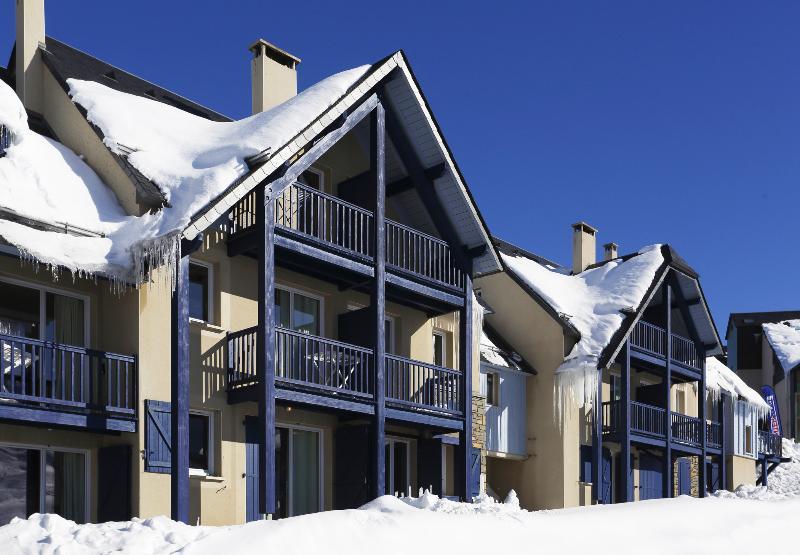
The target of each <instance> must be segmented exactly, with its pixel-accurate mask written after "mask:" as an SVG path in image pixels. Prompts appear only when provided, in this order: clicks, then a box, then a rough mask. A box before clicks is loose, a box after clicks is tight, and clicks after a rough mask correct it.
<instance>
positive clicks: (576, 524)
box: [0, 471, 800, 555]
mask: <svg viewBox="0 0 800 555" xmlns="http://www.w3.org/2000/svg"><path fill="white" fill-rule="evenodd" d="M776 472H777V471H776ZM798 518H800V499H786V500H783V501H765V502H752V501H745V500H742V499H737V498H735V497H708V498H706V499H695V498H691V497H686V496H683V497H680V498H677V499H659V500H653V501H642V502H637V503H625V504H620V505H607V506H595V507H584V508H576V509H564V510H557V511H539V512H528V511H525V510H520V509H519V508H517V507H516V506H514V504H513V503H494V502H492V501H490V500H488V499H481V500H479V501H478V502H477V503H474V504H465V503H455V502H452V501H448V500H445V499H439V498H438V497H436V496H434V495H430V494H427V495H425V496H422V497H420V498H404V499H396V498H393V497H382V498H379V499H377V500H375V501H373V502H372V503H370V504H368V505H366V506H364V507H363V508H362V509H356V510H349V511H330V512H325V513H317V514H312V515H305V516H300V517H294V518H288V519H284V520H279V521H258V522H251V523H249V524H246V525H242V526H229V527H219V528H212V527H187V526H185V525H182V524H177V523H174V522H172V521H169V520H167V519H165V518H156V519H147V520H134V521H132V522H121V523H108V524H88V525H83V526H76V525H75V524H73V523H71V522H69V521H65V520H63V519H61V518H59V517H55V516H42V515H34V516H33V517H31V518H30V519H28V520H15V521H13V522H12V523H11V524H10V525H8V526H5V527H3V528H0V552H2V553H4V554H9V555H16V554H20V553H56V552H58V553H65V554H69V553H89V554H92V553H108V552H111V551H114V552H120V553H183V554H199V555H205V554H209V555H218V554H220V553H236V554H237V555H238V554H250V553H252V554H262V553H280V554H281V555H299V554H302V555H307V554H309V553H326V554H347V555H375V553H381V554H385V555H408V554H409V553H453V552H455V553H518V552H520V550H521V549H522V550H525V547H523V546H527V550H528V551H531V550H532V551H535V552H537V553H614V554H629V553H630V554H635V555H641V553H648V554H662V553H663V554H672V553H726V554H728V555H736V554H739V553H741V554H748V555H749V554H750V553H753V552H757V551H758V552H763V551H769V550H773V549H774V550H780V551H781V552H791V551H792V550H793V548H791V547H790V546H791V545H792V543H791V542H794V541H796V540H794V539H793V537H792V533H793V530H794V529H795V523H796V522H797V519H798ZM620 526H624V528H625V538H624V539H625V541H614V539H613V538H612V537H611V536H609V531H610V530H619V529H620ZM598 538H605V540H604V541H601V542H599V543H598Z"/></svg>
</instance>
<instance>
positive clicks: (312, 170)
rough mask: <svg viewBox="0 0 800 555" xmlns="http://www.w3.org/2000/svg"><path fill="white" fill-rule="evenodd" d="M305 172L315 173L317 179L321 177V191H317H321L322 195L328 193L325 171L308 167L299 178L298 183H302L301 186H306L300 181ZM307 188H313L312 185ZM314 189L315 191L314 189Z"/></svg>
mask: <svg viewBox="0 0 800 555" xmlns="http://www.w3.org/2000/svg"><path fill="white" fill-rule="evenodd" d="M305 172H310V173H313V174H315V175H316V176H317V177H319V189H317V191H319V192H321V193H324V192H326V191H325V185H326V183H325V171H324V170H322V169H320V168H317V167H314V166H309V167H307V168H306V169H304V170H303V171H302V172H301V174H300V175H298V176H297V182H298V183H301V184H303V185H305V183H303V182H302V181H300V176H301V175H302V174H304V173H305ZM306 186H307V187H311V186H310V185H306ZM312 189H313V187H312Z"/></svg>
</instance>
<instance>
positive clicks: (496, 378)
mask: <svg viewBox="0 0 800 555" xmlns="http://www.w3.org/2000/svg"><path fill="white" fill-rule="evenodd" d="M489 376H491V377H492V380H491V381H492V386H491V388H490V387H489ZM500 379H501V377H500V372H495V371H493V370H487V371H486V406H487V407H499V406H500ZM490 389H491V395H492V402H489V391H490Z"/></svg>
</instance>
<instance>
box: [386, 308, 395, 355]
mask: <svg viewBox="0 0 800 555" xmlns="http://www.w3.org/2000/svg"><path fill="white" fill-rule="evenodd" d="M383 342H384V347H385V348H386V353H387V354H390V355H393V354H395V352H394V318H392V317H391V316H387V317H386V323H385V324H384V330H383Z"/></svg>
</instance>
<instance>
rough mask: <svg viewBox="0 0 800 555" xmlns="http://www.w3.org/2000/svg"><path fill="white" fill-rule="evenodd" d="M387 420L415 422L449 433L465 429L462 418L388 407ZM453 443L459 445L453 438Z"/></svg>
mask: <svg viewBox="0 0 800 555" xmlns="http://www.w3.org/2000/svg"><path fill="white" fill-rule="evenodd" d="M386 418H387V419H390V420H394V421H397V422H413V423H414V424H422V425H424V426H427V427H430V428H439V429H442V430H448V431H461V430H463V429H464V421H463V420H461V419H460V418H448V417H446V416H436V415H434V414H428V413H424V412H415V411H411V410H404V409H396V408H392V407H386ZM451 441H452V444H453V445H458V440H457V439H455V438H451Z"/></svg>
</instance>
